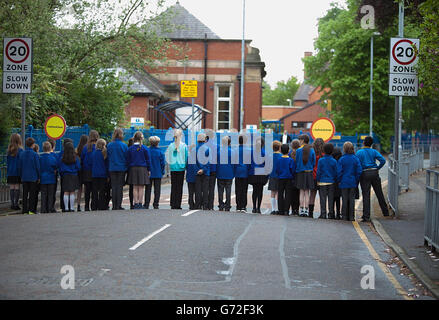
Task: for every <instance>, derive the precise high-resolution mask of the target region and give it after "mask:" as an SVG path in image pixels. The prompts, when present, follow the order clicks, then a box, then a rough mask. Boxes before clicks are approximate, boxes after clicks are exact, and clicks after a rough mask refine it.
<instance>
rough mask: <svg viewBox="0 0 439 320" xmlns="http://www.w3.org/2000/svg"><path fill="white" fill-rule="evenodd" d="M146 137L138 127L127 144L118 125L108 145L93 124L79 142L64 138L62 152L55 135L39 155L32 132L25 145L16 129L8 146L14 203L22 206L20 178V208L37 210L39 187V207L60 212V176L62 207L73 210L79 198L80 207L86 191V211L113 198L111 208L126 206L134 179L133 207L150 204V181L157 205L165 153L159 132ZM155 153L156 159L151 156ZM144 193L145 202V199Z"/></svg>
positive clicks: (106, 206)
mask: <svg viewBox="0 0 439 320" xmlns="http://www.w3.org/2000/svg"><path fill="white" fill-rule="evenodd" d="M143 139H144V137H143V134H142V133H141V132H136V134H135V135H134V137H133V138H131V139H130V142H129V144H128V145H127V144H125V143H124V142H123V131H122V130H121V129H116V130H115V131H114V133H113V140H112V141H111V142H110V143H108V145H107V142H106V141H105V140H104V139H100V138H99V133H98V132H97V131H95V130H91V131H90V133H89V135H88V136H86V135H83V136H81V139H80V142H79V144H78V146H77V147H76V148H75V147H74V146H73V141H72V140H71V139H65V140H64V142H63V148H62V151H61V152H59V153H55V152H54V151H53V149H54V147H55V141H52V140H49V141H45V142H44V143H43V153H42V154H41V155H39V154H38V151H39V150H38V145H36V144H35V140H34V139H33V138H31V137H30V138H27V139H26V141H25V149H24V150H23V148H22V141H21V136H20V135H18V134H12V135H11V138H10V143H9V146H8V152H7V183H8V184H9V185H10V197H11V208H12V209H14V210H20V207H19V206H18V200H19V197H20V191H19V190H20V184H22V185H23V197H22V206H23V208H22V209H21V210H22V213H24V214H35V213H37V205H38V194H39V192H40V191H41V210H40V212H39V213H54V212H57V211H56V209H55V195H56V190H57V185H58V176H59V181H60V208H61V210H62V212H73V211H75V210H74V209H75V200H76V198H77V211H81V198H82V191H84V200H85V201H84V202H85V204H84V211H96V210H108V209H109V202H110V200H112V204H113V208H112V209H113V210H124V208H123V207H122V200H123V187H124V185H125V184H129V185H130V202H131V205H130V208H131V209H140V208H147V207H148V206H149V202H150V195H151V188H150V187H151V184H150V181H152V183H153V184H154V186H155V188H156V190H155V193H156V197H155V199H154V207H155V208H158V201H159V194H160V186H161V178H162V176H163V174H164V169H165V159H164V154H163V153H162V152H161V151H160V149H159V148H158V144H159V141H160V139H159V138H158V137H150V138H149V142H150V147H149V148H147V147H145V146H144V145H143V144H142V142H143ZM151 158H152V159H154V160H155V161H152V162H151V161H150V159H151ZM145 186H146V188H145ZM76 194H77V195H78V196H77V197H76ZM157 195H158V197H157ZM143 198H144V199H145V204H142V202H143ZM133 202H135V203H133Z"/></svg>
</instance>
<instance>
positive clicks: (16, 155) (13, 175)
mask: <svg viewBox="0 0 439 320" xmlns="http://www.w3.org/2000/svg"><path fill="white" fill-rule="evenodd" d="M22 152H23V144H22V141H21V136H20V135H19V134H18V133H13V134H12V135H11V138H10V140H9V146H8V153H7V159H6V166H7V172H6V177H7V178H6V182H7V183H8V184H9V188H10V191H9V192H10V195H11V209H13V210H20V207H19V206H18V200H19V199H20V183H21V178H20V172H19V168H18V161H19V159H20V154H21V153H22Z"/></svg>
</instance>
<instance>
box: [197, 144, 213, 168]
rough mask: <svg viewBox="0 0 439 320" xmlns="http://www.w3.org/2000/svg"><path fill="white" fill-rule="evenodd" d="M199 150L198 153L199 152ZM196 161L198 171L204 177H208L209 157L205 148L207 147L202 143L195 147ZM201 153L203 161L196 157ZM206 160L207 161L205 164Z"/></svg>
mask: <svg viewBox="0 0 439 320" xmlns="http://www.w3.org/2000/svg"><path fill="white" fill-rule="evenodd" d="M200 149H201V151H200V153H199V150H200ZM196 150H197V161H196V165H197V168H198V170H203V174H204V175H206V176H210V157H209V148H208V147H207V145H206V144H205V143H204V142H202V143H199V144H198V145H197V148H196ZM202 152H204V157H203V158H204V159H200V157H199V156H198V155H199V154H202ZM206 159H207V163H206ZM200 160H201V161H200Z"/></svg>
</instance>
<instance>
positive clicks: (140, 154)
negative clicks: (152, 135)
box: [126, 131, 151, 209]
mask: <svg viewBox="0 0 439 320" xmlns="http://www.w3.org/2000/svg"><path fill="white" fill-rule="evenodd" d="M133 138H134V139H133V140H134V144H133V145H132V146H131V147H130V148H129V149H128V151H127V152H126V158H127V165H128V170H129V173H128V184H130V185H133V186H134V187H133V196H134V209H143V205H142V201H143V196H144V194H145V185H147V184H149V183H150V181H149V172H150V171H151V161H150V155H149V151H148V149H147V148H146V147H145V146H144V145H143V144H142V141H143V133H142V132H140V131H137V132H136V133H135V134H134V137H133Z"/></svg>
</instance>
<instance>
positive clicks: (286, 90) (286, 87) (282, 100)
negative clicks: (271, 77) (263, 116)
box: [262, 77, 300, 106]
mask: <svg viewBox="0 0 439 320" xmlns="http://www.w3.org/2000/svg"><path fill="white" fill-rule="evenodd" d="M297 81H298V80H297V78H296V77H291V78H290V79H288V81H287V82H285V81H283V80H282V81H278V82H277V84H276V88H274V89H271V88H270V85H269V84H268V83H266V82H264V85H263V86H264V90H263V92H262V95H263V99H262V100H263V104H264V105H266V106H283V105H285V104H286V103H287V99H291V101H292V100H293V98H294V95H295V94H296V92H297V90H298V89H299V87H300V83H298V82H297Z"/></svg>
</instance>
